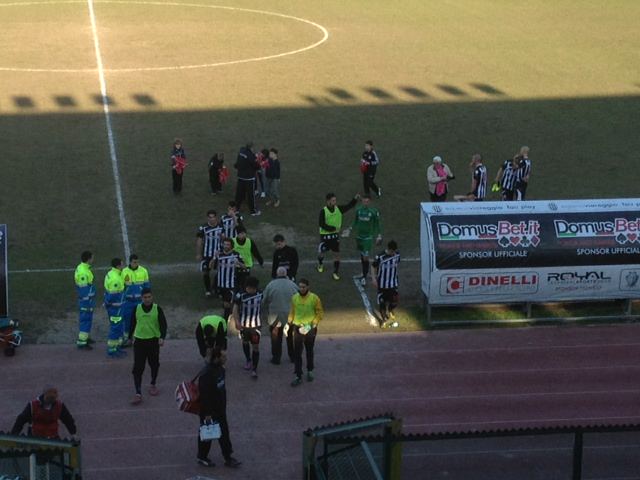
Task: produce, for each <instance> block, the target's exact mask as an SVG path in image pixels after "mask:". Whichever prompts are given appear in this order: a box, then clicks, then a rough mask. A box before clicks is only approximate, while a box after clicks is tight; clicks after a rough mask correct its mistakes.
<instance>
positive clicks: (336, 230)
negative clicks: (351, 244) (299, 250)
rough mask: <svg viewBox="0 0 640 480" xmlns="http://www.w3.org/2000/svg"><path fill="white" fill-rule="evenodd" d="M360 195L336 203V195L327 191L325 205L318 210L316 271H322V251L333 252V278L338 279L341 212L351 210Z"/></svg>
mask: <svg viewBox="0 0 640 480" xmlns="http://www.w3.org/2000/svg"><path fill="white" fill-rule="evenodd" d="M359 198H360V195H358V194H356V195H355V196H354V197H353V198H352V199H351V201H350V202H349V203H347V204H346V205H338V204H337V203H338V202H337V199H336V195H335V194H334V193H327V195H326V201H327V203H326V205H325V206H324V207H323V208H322V210H320V216H319V218H318V225H319V227H320V244H319V245H318V266H317V269H318V272H320V273H322V272H324V264H323V261H324V252H326V251H327V250H331V251H332V252H333V279H334V280H340V274H339V270H340V229H341V228H342V214H343V213H345V212H347V211H349V210H351V209H352V208H353V207H355V206H356V203H358V199H359Z"/></svg>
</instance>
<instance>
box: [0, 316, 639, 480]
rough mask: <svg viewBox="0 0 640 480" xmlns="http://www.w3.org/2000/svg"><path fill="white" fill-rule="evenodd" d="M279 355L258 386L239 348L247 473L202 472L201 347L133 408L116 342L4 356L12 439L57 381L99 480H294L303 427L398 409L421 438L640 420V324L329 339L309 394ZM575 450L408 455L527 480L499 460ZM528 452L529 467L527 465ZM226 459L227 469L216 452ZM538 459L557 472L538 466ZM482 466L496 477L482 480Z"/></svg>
mask: <svg viewBox="0 0 640 480" xmlns="http://www.w3.org/2000/svg"><path fill="white" fill-rule="evenodd" d="M268 354H269V345H268V338H266V337H265V338H264V340H263V345H262V359H261V365H260V368H259V373H260V377H259V379H258V380H257V381H255V380H252V379H251V378H249V376H248V375H247V374H246V372H244V371H243V370H242V368H241V365H242V363H243V358H242V353H241V348H240V345H239V343H237V341H235V340H231V341H230V347H229V361H228V364H227V377H228V379H227V384H228V400H229V405H228V414H229V418H230V427H231V438H232V441H233V444H234V449H235V452H236V453H235V455H236V456H237V458H239V459H240V460H242V461H243V465H242V467H241V468H240V469H239V470H237V471H234V470H229V469H226V468H224V467H222V466H221V465H218V466H217V467H215V468H213V469H206V468H203V467H199V466H197V465H196V464H195V456H196V434H197V418H196V417H195V416H192V415H187V414H184V413H181V412H179V411H178V410H177V409H176V408H175V405H174V401H173V390H174V389H175V386H176V385H177V384H178V382H180V381H181V380H185V379H187V378H190V377H191V376H193V374H195V372H197V371H198V369H199V368H200V364H201V360H200V358H199V356H198V354H197V349H196V345H195V340H193V341H188V340H168V341H167V343H166V345H165V347H164V348H163V349H162V351H161V367H160V376H159V387H160V388H161V390H162V392H161V395H160V396H159V397H153V398H150V397H148V396H146V397H145V401H144V402H143V404H142V405H140V406H138V407H133V406H131V405H130V404H129V400H130V398H131V396H132V394H133V381H132V377H131V373H130V372H131V366H132V359H130V358H127V359H123V360H111V359H107V358H106V357H105V351H104V348H103V346H100V347H99V348H97V349H96V350H94V351H93V352H81V351H77V350H76V349H75V348H74V347H73V346H70V345H25V346H23V347H22V348H20V349H19V350H18V351H17V355H16V356H15V357H14V358H2V359H1V360H0V371H1V372H2V375H1V377H2V380H3V381H2V387H1V388H0V429H4V430H8V429H10V428H11V425H12V423H13V420H14V418H15V415H16V414H17V413H18V412H19V411H20V410H21V409H22V408H23V407H24V405H26V403H27V401H28V400H30V399H31V398H33V397H34V396H35V395H36V394H37V393H38V392H39V391H40V390H41V389H42V387H43V385H44V384H48V383H53V384H55V385H56V386H58V388H59V390H60V394H61V397H62V399H63V400H64V401H65V403H66V404H67V406H68V407H69V409H70V410H71V412H72V414H73V415H74V416H75V418H76V421H77V423H78V426H79V436H80V437H81V439H82V455H83V465H84V473H85V477H84V478H86V479H87V480H107V479H141V480H143V479H150V480H151V479H153V480H161V479H167V480H168V479H171V480H175V479H187V478H190V477H193V476H197V475H201V476H203V477H205V478H216V479H217V478H229V479H294V478H300V477H301V443H302V442H301V439H302V432H303V430H305V429H306V428H308V427H314V426H318V425H323V424H329V423H334V422H340V421H344V420H349V419H352V418H357V417H362V416H368V415H375V414H378V413H382V412H388V411H391V412H393V413H394V414H395V415H396V416H398V417H401V418H402V419H403V420H404V426H405V428H404V430H405V432H415V433H420V432H436V431H452V430H474V429H497V428H515V427H525V426H552V425H577V424H600V423H634V422H640V408H639V405H640V325H635V324H623V325H607V326H591V327H583V326H570V327H534V328H519V329H511V328H509V329H506V328H504V329H482V330H447V331H435V332H420V333H406V334H405V333H402V334H399V333H385V334H366V335H332V336H327V337H324V336H322V332H320V336H319V337H318V341H317V344H316V364H317V367H316V380H315V382H314V383H305V384H303V385H302V386H300V387H297V388H295V389H294V388H292V387H290V386H289V382H290V381H291V379H292V370H293V369H292V366H291V365H290V364H289V363H286V364H283V365H280V366H274V365H271V364H270V363H269V362H268V360H269V355H268ZM145 374H146V377H145V380H146V381H148V371H147V372H145ZM603 438H604V437H603ZM616 442H618V440H616V439H608V440H606V441H600V440H599V441H598V442H597V445H594V446H593V448H594V449H595V450H594V451H597V452H599V454H600V455H605V456H608V457H607V458H609V457H610V458H614V457H615V456H614V455H613V453H612V452H614V451H615V452H617V453H616V455H620V452H622V451H623V450H624V449H628V448H631V447H633V445H635V442H632V443H631V445H629V442H628V441H626V440H625V441H623V442H622V445H623V446H622V447H621V446H620V445H618V446H616V447H615V448H614V445H617V443H616ZM618 443H620V442H618ZM638 443H640V439H638ZM636 446H637V445H636ZM567 449H569V450H570V443H567V442H566V439H550V440H549V441H548V442H547V443H546V444H545V445H544V446H540V445H539V443H536V442H531V441H529V440H526V439H525V440H522V441H515V442H511V443H509V444H508V445H506V444H504V442H503V443H502V444H501V443H500V442H499V441H495V442H489V443H485V444H479V443H477V442H476V443H469V442H467V443H464V442H462V443H458V444H456V445H453V444H451V445H447V446H443V445H438V446H434V447H433V448H431V449H430V450H429V451H428V452H425V451H424V448H423V447H420V448H417V446H415V445H406V447H405V453H406V457H407V459H408V460H407V465H408V467H406V469H405V471H406V475H405V477H406V478H427V476H426V473H425V471H426V470H425V469H427V468H428V469H429V472H430V476H429V478H445V477H446V478H458V477H456V476H455V475H456V474H459V475H460V477H459V478H465V477H466V478H515V477H513V476H509V475H507V476H503V477H500V475H499V473H500V472H501V471H502V470H499V471H498V472H496V471H495V470H496V468H493V469H492V468H491V462H492V461H493V459H496V460H500V459H502V460H504V459H505V458H507V459H509V458H511V461H512V463H515V464H518V466H519V468H525V467H526V468H527V470H523V472H524V471H526V472H530V473H531V472H534V470H535V472H536V473H535V475H534V474H533V473H531V475H530V478H565V477H564V474H562V475H561V474H560V473H558V472H560V471H563V472H564V470H563V469H562V468H564V467H562V468H560V467H558V464H562V465H564V464H563V462H565V459H566V455H567V451H568V450H567ZM523 452H525V453H527V455H528V456H527V458H528V460H527V461H521V460H519V459H521V454H522V453H523ZM552 453H555V454H557V455H560V456H559V457H558V458H555V457H554V456H553V455H551V454H552ZM636 453H637V452H636ZM494 457H495V458H494ZM538 457H539V458H538ZM536 458H537V460H536ZM212 459H213V460H214V461H216V462H217V463H219V464H221V463H222V459H221V457H220V452H219V449H218V447H217V445H215V444H214V445H213V448H212ZM541 459H546V460H545V461H542V460H541ZM427 460H428V461H427ZM620 461H621V462H622V463H625V462H626V460H620ZM527 462H532V463H531V464H532V465H541V464H543V466H544V468H549V470H547V473H544V472H542V471H539V470H540V468H542V467H539V468H538V469H535V468H534V469H533V470H531V468H530V467H529V466H528V465H529V464H528V463H527ZM547 464H548V465H547ZM412 465H413V467H411V466H412ZM481 467H483V468H485V469H486V471H487V472H488V473H487V474H486V476H483V475H480V474H479V473H478V472H479V471H480V470H479V469H480V468H481ZM411 468H414V470H411ZM558 468H560V469H559V470H558ZM634 468H635V467H634V466H633V465H629V466H628V468H627V469H626V470H624V472H623V473H620V474H618V475H625V476H624V477H622V476H618V477H606V472H605V473H603V474H602V475H605V476H597V475H596V476H594V477H593V478H625V479H627V478H640V477H637V476H633V475H636V473H634ZM638 470H640V469H635V471H636V472H637V471H638ZM594 471H595V470H594ZM470 472H474V475H472V476H471V473H470ZM476 474H477V475H476ZM503 475H504V472H503ZM556 475H560V476H556ZM598 475H600V474H598ZM525 477H527V475H524V476H523V475H522V474H518V478H525Z"/></svg>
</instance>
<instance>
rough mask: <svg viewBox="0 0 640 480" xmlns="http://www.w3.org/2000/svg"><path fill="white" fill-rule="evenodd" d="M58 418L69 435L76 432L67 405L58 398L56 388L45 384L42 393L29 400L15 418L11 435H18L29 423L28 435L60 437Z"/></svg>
mask: <svg viewBox="0 0 640 480" xmlns="http://www.w3.org/2000/svg"><path fill="white" fill-rule="evenodd" d="M58 420H60V421H61V422H62V423H64V426H65V427H67V430H68V431H69V433H70V434H71V435H75V434H76V423H75V421H74V420H73V417H72V416H71V414H70V413H69V410H67V407H66V406H65V404H64V403H62V402H61V401H60V400H59V399H58V389H57V388H56V387H52V386H47V387H45V388H44V390H43V392H42V395H40V396H39V397H38V398H35V399H33V400H31V401H30V402H29V403H28V404H27V406H26V407H25V408H24V410H23V411H22V412H21V413H20V415H18V418H16V422H15V423H14V424H13V428H12V429H11V435H19V434H20V432H21V431H22V428H23V427H24V426H25V424H27V423H29V424H31V427H30V428H29V432H28V434H29V435H33V436H34V437H43V438H60V435H58Z"/></svg>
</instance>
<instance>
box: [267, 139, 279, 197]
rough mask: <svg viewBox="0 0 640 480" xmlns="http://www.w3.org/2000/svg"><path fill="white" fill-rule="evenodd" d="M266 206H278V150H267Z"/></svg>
mask: <svg viewBox="0 0 640 480" xmlns="http://www.w3.org/2000/svg"><path fill="white" fill-rule="evenodd" d="M266 176H267V197H268V200H267V205H271V204H273V206H274V207H278V206H280V160H279V159H278V150H276V149H275V148H272V149H271V150H269V166H268V167H267V172H266Z"/></svg>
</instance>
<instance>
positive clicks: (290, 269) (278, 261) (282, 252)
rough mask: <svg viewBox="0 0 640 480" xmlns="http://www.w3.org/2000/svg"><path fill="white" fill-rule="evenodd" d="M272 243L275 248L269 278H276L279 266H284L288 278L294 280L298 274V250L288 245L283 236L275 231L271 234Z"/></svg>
mask: <svg viewBox="0 0 640 480" xmlns="http://www.w3.org/2000/svg"><path fill="white" fill-rule="evenodd" d="M273 244H274V245H275V247H276V249H275V250H274V252H273V262H272V263H271V278H276V277H277V276H278V275H277V270H278V268H279V267H284V268H285V270H286V272H287V273H286V276H287V277H289V280H293V281H294V282H295V281H296V275H297V274H298V264H299V260H298V251H297V250H296V249H295V247H290V246H289V245H287V242H285V239H284V236H283V235H281V234H279V233H277V234H276V235H274V236H273Z"/></svg>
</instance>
